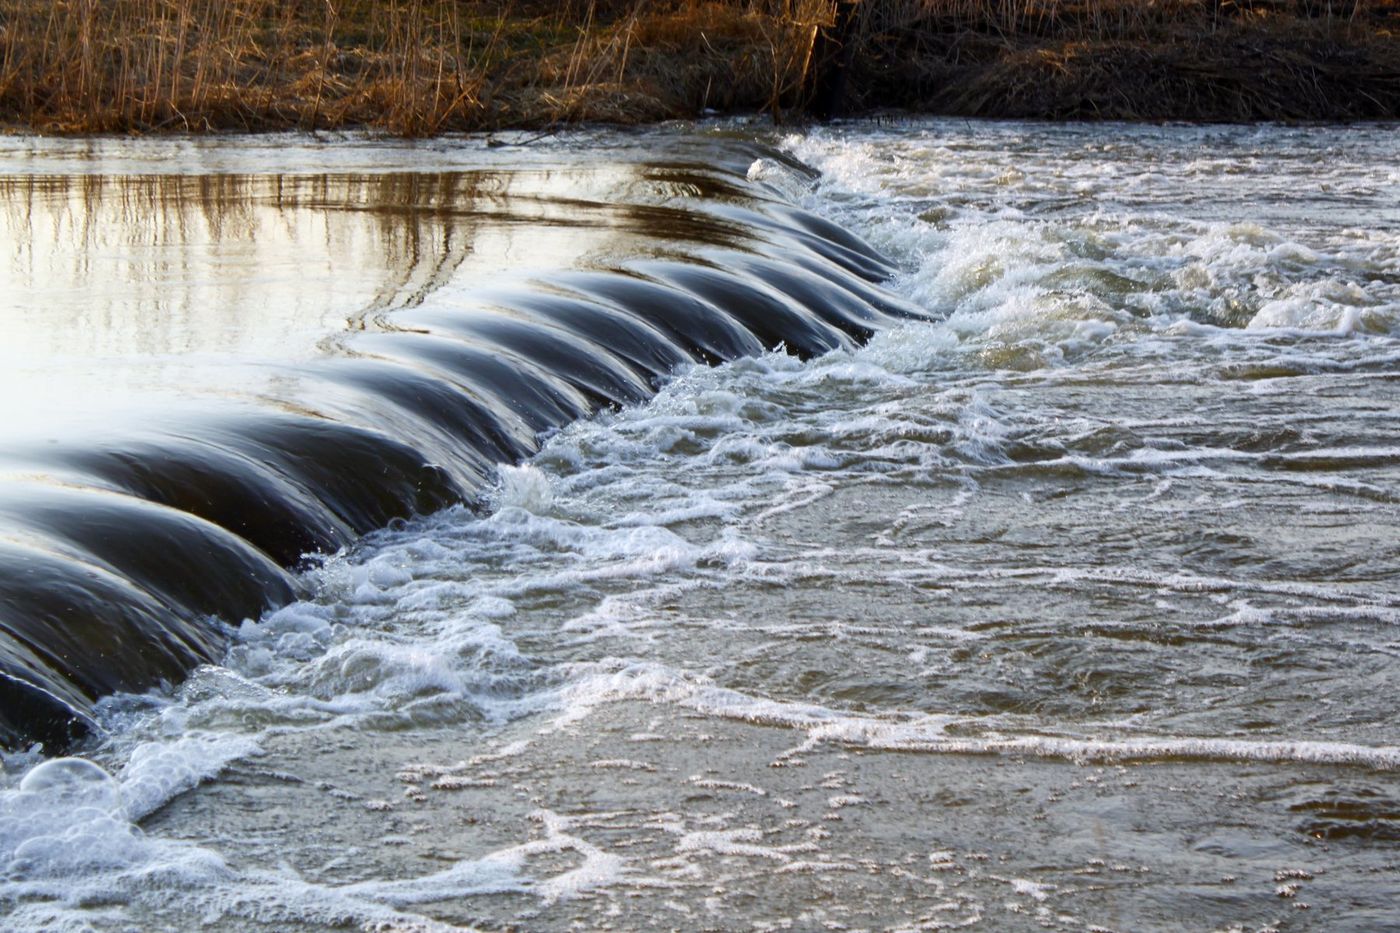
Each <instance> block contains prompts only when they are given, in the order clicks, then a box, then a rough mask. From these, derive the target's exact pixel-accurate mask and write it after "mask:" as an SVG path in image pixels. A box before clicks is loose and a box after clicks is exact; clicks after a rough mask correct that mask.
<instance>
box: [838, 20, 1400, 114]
mask: <svg viewBox="0 0 1400 933" xmlns="http://www.w3.org/2000/svg"><path fill="white" fill-rule="evenodd" d="M861 41H862V43H863V54H862V55H861V56H860V57H859V59H858V61H859V63H860V67H861V73H860V75H859V76H858V79H857V80H856V81H855V82H854V83H855V85H856V86H857V87H858V88H859V93H860V95H861V96H860V97H859V98H858V99H857V100H855V101H853V105H854V106H856V107H862V106H866V107H869V106H881V105H897V106H904V107H911V108H914V109H922V110H928V111H932V112H938V113H947V114H957V115H965V116H995V117H1038V118H1051V119H1063V118H1073V119H1126V120H1136V119H1150V120H1162V119H1181V120H1207V121H1209V120H1217V121H1247V120H1346V119H1396V118H1400V2H1397V0H888V2H883V3H879V4H876V5H874V6H873V7H871V8H870V11H869V15H867V17H866V18H865V20H864V23H863V34H862V40H861Z"/></svg>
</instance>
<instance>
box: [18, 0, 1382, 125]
mask: <svg viewBox="0 0 1400 933" xmlns="http://www.w3.org/2000/svg"><path fill="white" fill-rule="evenodd" d="M840 6H841V4H840V3H837V2H834V0H753V2H740V0H673V2H646V0H632V2H625V0H603V2H587V0H569V2H564V3H543V2H535V0H520V2H509V0H504V2H503V0H463V2H449V0H324V2H322V3H320V4H310V3H304V4H278V3H274V2H272V0H109V2H103V3H98V2H96V0H64V2H55V3H38V2H37V0H0V125H4V126H6V127H8V128H10V129H12V130H20V131H41V132H69V133H90V132H119V133H120V132H135V133H146V132H160V131H209V130H240V131H258V130H282V129H335V128H350V127H371V128H377V129H382V130H385V131H388V132H391V133H397V134H402V135H410V136H412V135H432V134H435V133H440V132H447V131H461V130H491V129H501V128H507V127H516V128H527V127H546V126H557V125H561V124H567V123H573V122H582V121H592V122H609V123H619V124H629V123H644V122H651V121H656V120H662V119H673V118H684V117H690V116H694V115H697V114H699V113H703V112H706V111H711V110H713V111H720V112H746V111H747V112H754V111H758V112H766V113H770V114H772V115H773V116H774V117H775V118H777V119H780V120H784V119H792V118H794V117H797V116H800V115H801V114H802V113H803V112H804V111H805V110H807V109H808V105H809V104H810V103H811V96H812V93H813V88H814V87H816V86H817V85H819V84H820V83H821V81H820V79H822V78H823V77H829V73H830V71H831V69H832V68H833V66H834V65H836V64H837V63H841V64H844V65H845V74H844V76H843V78H842V79H841V80H840V81H838V82H837V85H838V87H839V88H840V89H841V94H840V98H841V99H840V101H839V105H840V106H839V108H838V109H839V110H842V111H844V112H847V113H853V114H854V113H861V112H867V111H871V110H876V109H882V108H903V109H908V110H912V111H916V112H925V113H938V114H949V115H960V116H988V117H1033V118H1048V119H1130V120H1161V119H1172V120H1183V119H1184V120H1203V121H1249V120H1356V119H1393V118H1397V117H1400V3H1396V2H1395V0H1369V2H1365V0H1362V2H1349V3H1347V4H1334V5H1321V4H1318V3H1316V2H1315V0H1298V2H1295V3H1287V4H1285V3H1277V2H1271V3H1263V2H1246V3H1227V2H1222V0H1209V2H1178V3H1172V4H1166V5H1162V4H1157V3H1151V2H1149V0H1121V2H1114V0H1084V2H1053V0H1052V2H1044V3H1034V2H1030V0H1023V2H1005V3H998V4H991V3H986V2H984V3H982V4H980V5H979V4H977V3H973V2H971V0H937V2H930V0H864V2H863V3H862V4H860V5H859V10H860V12H859V15H858V16H857V17H856V18H855V20H854V26H853V28H852V29H851V30H850V34H849V36H847V50H846V52H845V53H844V54H841V53H836V54H821V47H822V46H821V42H820V41H818V37H819V36H820V35H821V34H822V33H823V32H824V31H826V32H828V33H829V32H830V31H831V26H832V24H833V23H834V22H835V21H836V20H837V19H838V16H837V12H838V8H839V7H840ZM814 46H815V49H816V53H815V54H814Z"/></svg>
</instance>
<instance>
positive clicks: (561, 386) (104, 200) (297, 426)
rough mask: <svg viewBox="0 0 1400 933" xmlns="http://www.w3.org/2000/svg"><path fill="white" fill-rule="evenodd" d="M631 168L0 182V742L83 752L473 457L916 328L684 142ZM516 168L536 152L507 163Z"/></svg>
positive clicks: (865, 276)
mask: <svg viewBox="0 0 1400 933" xmlns="http://www.w3.org/2000/svg"><path fill="white" fill-rule="evenodd" d="M697 148H698V149H699V150H701V151H693V152H689V153H683V157H682V158H680V159H678V160H675V161H670V162H666V163H657V162H655V161H654V160H652V157H651V156H650V155H649V154H647V153H644V152H642V151H640V150H639V151H635V152H622V153H608V154H606V155H605V156H604V162H603V163H601V164H592V163H591V162H590V163H589V164H588V167H586V168H584V167H580V166H581V164H583V163H581V161H580V160H579V159H577V158H574V159H573V160H572V161H569V162H568V163H567V165H565V166H561V165H552V164H548V163H545V164H527V165H525V166H523V167H521V166H511V165H510V164H509V162H508V160H509V158H510V152H509V151H506V152H504V153H502V152H500V151H497V152H495V154H494V156H493V158H495V159H497V160H498V162H497V163H496V164H488V165H485V166H480V167H463V166H459V165H454V166H451V167H439V166H434V165H433V164H432V162H433V159H434V158H438V159H439V160H440V159H441V156H440V155H439V156H429V157H428V159H427V160H426V161H427V162H428V163H429V164H428V165H427V166H426V167H424V166H419V167H416V168H414V169H413V170H409V171H405V170H403V169H402V167H399V166H393V165H391V164H388V163H387V162H386V161H385V160H383V158H382V157H381V155H375V156H374V159H372V160H371V163H372V164H370V165H369V166H368V167H367V168H365V167H363V166H362V167H361V168H360V169H359V170H344V171H337V172H333V173H326V172H320V173H302V174H297V173H295V172H292V173H287V172H283V171H273V170H270V169H271V166H270V165H269V164H268V163H267V155H266V154H264V155H263V156H261V157H260V158H262V160H263V161H262V162H260V163H259V162H257V161H256V160H255V161H254V163H253V164H251V165H237V166H234V168H235V169H236V170H224V169H220V170H217V171H213V172H206V173H200V174H195V175H190V174H165V173H164V172H167V171H168V168H167V167H163V166H162V165H161V164H160V160H159V159H155V160H152V161H149V162H142V161H141V160H140V159H137V160H136V163H135V165H134V166H130V168H134V169H135V170H129V171H123V172H120V173H116V174H113V173H109V172H105V171H101V170H100V165H101V163H100V162H99V163H97V164H96V165H92V164H83V163H82V162H81V160H80V161H79V163H78V169H77V170H75V169H74V165H73V163H72V162H65V163H63V165H62V166H61V167H60V170H57V171H54V172H52V173H48V174H46V173H44V172H42V171H41V172H39V173H37V174H36V173H33V172H32V167H31V170H29V171H26V173H24V174H20V173H11V174H7V175H5V176H4V177H0V226H3V227H4V229H3V231H0V232H3V235H4V236H5V238H6V239H7V241H8V242H9V243H10V244H12V247H11V251H10V253H9V255H8V257H7V258H6V259H4V260H0V272H3V274H4V275H5V276H6V277H7V278H9V280H10V282H9V287H8V289H7V291H6V293H7V294H8V295H10V296H12V297H11V301H10V302H9V304H8V306H7V307H6V308H4V309H3V316H4V319H3V320H0V325H3V327H4V328H5V331H6V333H7V334H9V335H10V339H9V344H8V347H7V349H6V350H5V351H4V352H3V353H2V354H0V362H4V363H6V364H7V373H8V375H7V377H6V380H7V382H10V383H12V384H7V385H4V387H3V388H4V390H5V391H6V393H7V395H8V396H9V397H10V398H11V399H23V400H25V404H24V406H23V411H22V412H21V414H20V415H19V416H17V417H16V418H15V419H14V420H13V422H12V424H11V430H9V431H7V432H6V436H5V437H4V438H3V449H0V744H3V745H4V746H6V747H9V748H16V747H23V746H27V745H29V744H30V743H34V742H40V743H43V747H44V750H45V751H46V752H48V753H52V752H54V751H57V750H60V749H63V748H65V747H67V746H69V745H70V744H71V743H72V742H73V741H74V740H76V739H78V738H81V737H82V736H84V735H86V734H89V733H91V732H93V731H95V730H100V728H101V727H100V725H99V717H98V714H97V713H96V712H95V705H96V704H97V703H98V701H100V700H101V699H102V698H103V697H104V696H107V695H109V694H111V693H114V692H141V691H145V690H149V689H152V688H158V687H161V686H163V685H165V686H168V685H171V684H173V683H175V682H177V681H178V680H179V679H180V678H181V677H182V676H183V675H184V674H185V673H186V672H187V671H189V670H190V669H191V668H193V667H194V666H196V665H198V664H201V663H207V662H211V661H216V660H217V659H218V658H219V657H220V654H221V652H222V651H223V650H224V648H225V647H226V644H227V639H228V634H229V631H230V626H234V625H237V624H238V623H239V621H240V620H242V619H245V618H257V617H258V616H260V615H261V614H262V613H264V612H266V611H268V610H270V609H272V608H274V607H277V606H279V605H282V604H284V603H286V602H288V601H289V600H291V599H293V598H295V597H296V596H297V594H298V587H299V583H298V579H297V576H296V571H297V569H298V568H300V567H302V566H304V565H305V563H306V562H307V561H308V560H310V559H312V557H313V555H317V554H327V553H330V552H334V551H336V550H337V549H340V548H344V547H346V546H348V545H350V544H352V543H353V542H354V541H355V540H356V539H357V538H358V537H359V536H360V535H363V534H365V533H366V532H369V531H371V530H374V529H377V528H381V527H384V526H385V525H387V524H388V523H389V522H391V521H392V520H394V519H398V518H404V517H407V516H411V515H415V514H424V513H429V512H432V511H435V510H439V509H443V508H446V507H448V506H452V505H456V504H465V505H466V506H468V507H477V506H479V505H480V502H481V497H482V495H483V491H484V490H485V489H486V488H488V486H489V484H490V483H491V482H492V479H493V474H494V471H495V468H496V466H497V465H498V464H502V463H513V462H516V461H519V460H521V459H522V458H526V457H528V456H530V455H531V454H532V453H534V452H535V451H536V450H538V448H539V446H540V443H541V440H542V438H544V437H546V436H548V434H549V433H551V432H553V431H556V430H558V429H560V428H561V427H563V426H564V425H566V424H568V423H569V422H571V421H573V420H575V419H578V418H584V417H588V416H589V415H591V414H593V413H596V412H598V411H600V410H602V409H606V408H613V407H618V406H625V405H632V404H636V403H638V402H641V401H643V400H645V399H647V398H648V397H650V396H651V395H652V394H653V393H654V392H655V391H656V389H657V387H658V386H659V385H660V384H661V383H662V382H664V381H665V380H666V379H667V378H668V377H669V376H670V375H671V374H672V373H674V372H675V371H676V370H678V369H679V368H682V367H685V366H689V365H691V364H696V363H700V364H714V363H719V362H723V361H726V360H732V359H735V358H738V357H741V356H745V355H752V354H757V353H760V352H763V351H765V350H771V349H774V348H779V347H781V348H784V349H786V350H787V351H788V352H790V353H794V354H797V355H799V356H802V357H804V358H805V357H811V356H815V355H819V354H822V353H825V352H827V351H830V350H833V349H836V348H841V347H850V346H853V345H855V344H856V343H858V342H862V341H864V340H866V339H868V338H869V337H870V336H871V335H872V334H873V333H875V332H876V331H878V330H880V329H882V328H885V327H888V326H890V325H891V324H894V323H896V322H898V321H900V320H904V319H909V318H914V317H922V316H923V315H922V313H921V312H920V311H919V310H917V309H916V308H914V307H913V306H912V305H909V304H907V303H905V302H903V301H901V300H899V299H897V298H895V297H894V296H892V295H890V294H889V293H887V292H885V291H884V290H883V289H881V288H880V287H879V284H878V283H879V282H881V281H882V280H883V279H885V278H887V277H888V276H889V275H891V274H892V273H893V271H894V270H893V268H892V267H891V265H890V264H889V263H888V262H887V261H886V260H885V259H884V258H882V257H881V256H880V255H879V254H878V252H877V251H876V250H875V249H873V248H872V247H871V246H869V245H868V244H867V243H865V242H864V241H862V240H861V239H859V238H858V237H856V236H854V235H852V234H851V233H849V232H847V231H845V230H842V229H841V228H839V227H837V226H835V225H833V224H831V223H830V222H828V221H826V220H823V219H822V218H819V217H817V216H815V215H812V214H810V213H807V212H805V211H803V210H802V209H800V208H798V207H796V206H795V205H794V204H792V203H791V202H790V201H789V200H788V199H786V198H785V197H784V196H783V194H782V192H780V191H779V190H777V189H775V188H773V187H771V186H770V185H768V184H766V183H764V182H762V181H761V180H751V179H750V178H749V177H748V176H749V174H750V173H749V172H748V169H749V166H750V165H751V164H752V163H754V161H755V160H759V159H766V160H768V161H769V162H770V163H773V164H776V163H777V162H779V161H780V160H781V159H782V157H781V156H778V155H777V154H775V153H770V152H766V151H763V150H760V149H758V148H756V147H754V146H752V145H737V144H732V143H724V142H722V141H721V142H714V143H712V144H708V145H704V146H698V147H697ZM536 161H537V162H538V160H536Z"/></svg>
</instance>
